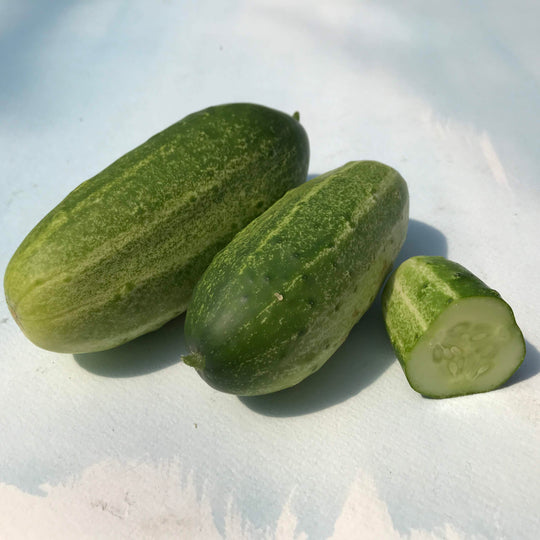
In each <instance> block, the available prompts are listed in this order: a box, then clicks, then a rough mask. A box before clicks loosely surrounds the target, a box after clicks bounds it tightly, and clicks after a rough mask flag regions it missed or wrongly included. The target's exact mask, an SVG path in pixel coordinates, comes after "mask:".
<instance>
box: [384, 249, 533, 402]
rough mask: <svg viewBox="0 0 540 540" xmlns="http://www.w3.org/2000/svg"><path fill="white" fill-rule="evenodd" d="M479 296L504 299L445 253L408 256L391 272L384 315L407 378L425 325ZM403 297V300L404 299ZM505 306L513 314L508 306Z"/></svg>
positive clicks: (385, 290)
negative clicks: (409, 361)
mask: <svg viewBox="0 0 540 540" xmlns="http://www.w3.org/2000/svg"><path fill="white" fill-rule="evenodd" d="M398 283H399V285H398ZM398 288H399V291H398V292H397V294H396V290H397V289H398ZM482 296H487V297H493V298H497V299H500V300H501V301H502V302H504V300H503V299H502V298H501V296H500V294H499V293H498V292H497V291H496V290H494V289H492V288H490V287H489V286H488V285H486V284H485V283H484V282H483V281H482V280H480V279H479V278H478V277H476V276H475V275H474V274H473V273H471V272H470V271H469V270H468V269H467V268H465V267H463V266H462V265H460V264H458V263H456V262H454V261H450V260H448V259H446V258H445V257H438V256H416V257H411V258H409V259H407V260H406V261H404V262H403V263H402V264H401V265H400V266H399V268H397V269H396V270H395V271H394V272H393V273H392V275H391V276H390V277H389V279H388V281H387V283H386V285H385V286H384V289H383V293H382V310H383V317H384V320H385V325H386V330H387V333H388V336H389V338H390V342H391V343H392V347H393V348H394V351H395V353H396V357H397V358H398V360H399V362H400V364H401V366H402V368H403V370H404V372H405V376H406V377H407V379H408V380H409V377H408V375H407V362H408V360H409V357H410V354H411V352H412V350H413V349H414V348H415V346H416V344H417V343H418V341H419V339H420V338H421V337H422V336H423V334H424V332H425V330H426V327H429V326H431V325H432V324H433V323H434V322H435V320H436V319H437V318H438V317H439V315H440V314H441V313H442V312H443V311H444V310H445V309H446V308H447V307H448V306H449V305H450V304H452V303H453V302H455V301H457V300H460V299H463V298H471V297H482ZM404 297H405V298H406V299H407V300H406V301H403V298H404ZM505 304H506V302H505ZM506 306H507V307H508V310H509V311H510V313H511V315H512V318H514V314H513V311H512V309H511V307H510V306H509V305H508V304H506ZM514 322H515V318H514ZM516 326H517V324H516ZM522 339H523V337H522ZM523 348H524V349H525V341H524V340H523ZM518 367H519V366H518ZM516 369H517V367H516ZM510 376H511V375H510ZM504 382H505V381H503V382H502V383H501V384H504ZM409 383H410V384H411V381H410V380H409ZM411 386H413V385H412V384H411ZM413 388H414V386H413ZM430 397H437V396H430Z"/></svg>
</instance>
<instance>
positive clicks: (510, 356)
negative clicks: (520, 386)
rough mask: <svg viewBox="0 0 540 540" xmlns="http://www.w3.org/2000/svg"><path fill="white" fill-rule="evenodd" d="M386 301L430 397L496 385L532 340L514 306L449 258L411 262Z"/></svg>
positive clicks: (409, 367)
mask: <svg viewBox="0 0 540 540" xmlns="http://www.w3.org/2000/svg"><path fill="white" fill-rule="evenodd" d="M382 306H383V315H384V320H385V324H386V329H387V331H388V335H389V337H390V341H391V342H392V346H393V347H394V350H395V352H396V356H397V357H398V359H399V361H400V363H401V366H402V367H403V370H404V372H405V375H406V377H407V380H408V381H409V384H410V385H411V387H412V388H413V389H414V390H416V391H417V392H419V393H420V394H422V395H424V396H427V397H433V398H446V397H453V396H460V395H466V394H475V393H479V392H488V391H489V390H494V389H495V388H497V387H499V386H501V385H502V384H503V383H504V382H505V381H507V380H508V379H509V378H510V376H511V375H512V374H513V373H514V372H515V371H516V369H517V368H518V367H519V366H520V365H521V363H522V362H523V359H524V357H525V341H524V339H523V335H522V333H521V330H520V329H519V327H518V326H517V324H516V321H515V318H514V314H513V312H512V309H511V308H510V306H509V305H508V304H507V303H506V302H505V301H504V300H503V299H502V298H501V297H500V295H499V293H497V291H494V290H493V289H490V288H489V287H488V286H487V285H486V284H485V283H483V282H482V281H481V280H480V279H478V278H477V277H476V276H474V275H473V274H471V272H469V271H468V270H467V269H465V268H464V267H463V266H461V265H459V264H457V263H455V262H452V261H449V260H447V259H445V258H444V257H427V256H419V257H411V258H410V259H408V260H406V261H405V262H404V263H403V264H401V266H400V267H399V268H398V269H397V270H396V271H395V272H394V273H393V274H392V276H391V277H390V279H389V280H388V282H387V284H386V286H385V288H384V291H383V296H382Z"/></svg>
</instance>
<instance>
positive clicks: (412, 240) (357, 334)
mask: <svg viewBox="0 0 540 540" xmlns="http://www.w3.org/2000/svg"><path fill="white" fill-rule="evenodd" d="M446 254H447V242H446V238H445V236H444V235H443V234H442V233H441V232H440V231H438V230H437V229H435V228H434V227H431V226H430V225H427V224H426V223H423V222H421V221H417V220H414V219H412V220H410V221H409V229H408V232H407V239H406V241H405V244H404V245H403V248H402V249H401V252H400V254H399V256H398V259H397V260H396V263H395V265H394V266H397V265H398V264H399V263H400V262H402V261H403V260H405V259H407V258H409V257H412V256H413V255H441V256H446ZM394 360H395V356H394V352H393V350H392V346H391V345H390V341H389V339H388V336H387V334H386V329H385V327H384V321H383V317H382V311H381V302H380V295H379V296H378V297H377V299H376V300H375V302H374V303H373V305H372V306H371V307H370V309H369V310H368V311H367V312H366V314H365V315H364V316H363V317H362V319H360V321H359V322H358V324H357V325H356V326H355V327H354V328H353V329H352V330H351V333H350V334H349V337H348V338H347V340H346V341H345V343H344V344H343V345H342V346H341V347H340V348H339V349H338V350H337V351H336V352H335V353H334V355H333V356H332V358H330V360H328V362H327V363H326V364H325V365H324V366H323V367H322V368H321V369H320V370H319V371H317V372H316V373H314V374H313V375H311V376H310V377H308V378H307V379H305V380H304V381H302V382H301V383H300V384H297V385H296V386H294V387H292V388H288V389H286V390H282V391H281V392H276V393H274V394H267V395H264V396H254V397H241V398H240V399H241V400H242V402H243V403H244V404H245V405H247V406H248V407H249V408H250V409H252V410H254V411H256V412H258V413H260V414H264V415H267V416H297V415H302V414H308V413H312V412H315V411H318V410H321V409H325V408H327V407H331V406H332V405H336V404H337V403H341V402H343V401H345V400H347V399H349V398H350V397H353V396H355V395H356V394H358V393H359V392H360V391H361V390H362V389H363V388H365V387H367V386H369V385H370V384H371V383H372V382H374V381H375V380H376V379H377V378H378V377H379V376H380V375H382V374H383V373H384V371H385V370H386V369H387V368H388V367H389V366H390V365H391V364H392V362H394Z"/></svg>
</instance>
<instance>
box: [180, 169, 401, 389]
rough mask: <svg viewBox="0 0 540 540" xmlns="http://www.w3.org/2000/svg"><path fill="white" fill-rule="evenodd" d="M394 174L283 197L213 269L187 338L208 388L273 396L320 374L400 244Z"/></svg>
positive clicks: (366, 172)
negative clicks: (314, 374) (310, 376)
mask: <svg viewBox="0 0 540 540" xmlns="http://www.w3.org/2000/svg"><path fill="white" fill-rule="evenodd" d="M408 206H409V205H408V191H407V185H406V183H405V181H404V180H403V178H402V177H401V176H400V175H399V173H398V172H397V171H395V170H394V169H392V168H390V167H388V166H386V165H383V164H381V163H377V162H372V161H363V162H351V163H348V164H346V165H344V166H343V167H340V168H338V169H336V170H333V171H330V172H328V173H326V174H323V175H321V176H319V177H317V178H315V179H313V180H310V181H309V182H307V183H305V184H304V185H302V186H300V187H297V188H295V189H293V190H291V191H289V193H287V194H286V195H285V196H284V197H283V198H282V199H280V200H279V201H278V202H277V203H275V204H274V205H273V206H272V207H271V208H270V209H268V210H267V211H266V212H265V213H264V214H262V215H261V216H260V217H259V218H257V219H256V220H254V221H253V222H252V223H250V224H249V225H248V226H247V227H246V228H245V229H244V230H242V231H241V232H240V233H239V234H238V235H237V236H236V237H235V238H234V240H233V241H232V242H231V243H230V244H229V245H228V246H227V247H226V248H225V249H224V250H222V251H221V252H220V253H219V254H218V255H217V256H216V257H215V259H214V260H213V261H212V264H211V265H210V266H209V267H208V269H207V270H206V272H205V273H204V275H203V277H202V278H201V281H200V282H199V283H198V284H197V287H196V289H195V293H194V296H193V301H192V303H191V304H190V306H189V308H188V313H187V317H186V325H185V333H186V339H187V343H188V347H189V349H190V351H191V354H189V355H188V356H186V357H185V358H184V361H185V362H186V363H187V364H189V365H192V366H193V367H195V368H197V369H198V371H199V373H200V375H201V376H202V377H203V379H204V380H206V382H208V383H209V384H210V385H211V386H213V387H214V388H216V389H218V390H221V391H224V392H229V393H233V394H238V395H257V394H266V393H270V392H275V391H278V390H281V389H284V388H287V387H290V386H293V385H295V384H297V383H298V382H300V381H301V380H302V379H304V378H305V377H307V376H308V375H310V374H311V373H313V372H315V371H316V370H318V369H319V368H320V367H321V366H322V365H323V364H324V363H325V362H326V360H328V358H329V357H330V356H331V355H332V354H333V353H334V351H335V350H336V349H337V348H338V347H339V346H340V345H341V344H342V342H343V341H344V340H345V338H346V337H347V335H348V334H349V332H350V330H351V328H352V327H353V326H354V324H356V322H358V320H359V319H360V317H361V316H362V315H363V314H364V312H365V311H366V310H367V309H368V307H369V306H370V304H371V303H372V302H373V300H374V298H375V296H376V294H377V292H378V290H379V288H380V287H381V285H382V283H383V280H384V278H385V277H386V275H387V273H388V272H389V270H390V268H391V265H392V263H393V261H394V259H395V257H396V256H397V254H398V252H399V250H400V248H401V245H402V244H403V241H404V239H405V235H406V231H407V224H408Z"/></svg>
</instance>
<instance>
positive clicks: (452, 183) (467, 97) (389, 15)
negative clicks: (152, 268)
mask: <svg viewBox="0 0 540 540" xmlns="http://www.w3.org/2000/svg"><path fill="white" fill-rule="evenodd" d="M537 6H538V5H537V3H535V2H532V1H530V2H527V1H525V0H518V1H515V2H512V3H509V2H503V1H502V0H494V1H492V2H487V1H484V2H483V1H479V0H477V1H470V2H446V3H442V2H428V1H426V0H424V1H422V0H416V1H414V0H413V1H409V2H400V1H398V0H383V1H380V2H375V1H360V0H349V1H347V0H334V1H332V2H323V1H314V0H312V1H307V0H296V1H295V2H290V1H285V0H251V1H248V0H234V1H228V2H203V1H199V2H196V1H176V0H169V1H166V0H164V1H161V2H158V1H150V0H148V1H144V0H134V1H129V2H128V1H122V0H101V1H92V2H89V1H80V2H75V1H61V0H56V1H50V2H30V1H29V0H17V1H15V0H0V190H1V192H0V193H1V199H0V204H1V212H0V220H1V225H0V227H1V236H0V238H1V240H0V267H1V268H2V272H3V271H4V269H5V266H6V265H7V262H8V260H9V258H10V257H11V255H12V253H13V252H14V250H15V249H16V247H17V246H18V244H19V243H20V242H21V241H22V239H23V238H24V236H25V235H26V234H27V233H28V232H29V231H30V229H31V228H32V227H33V226H34V225H35V224H36V223H37V221H38V220H39V219H41V218H42V217H43V216H44V215H45V214H46V213H47V212H48V211H49V210H50V209H51V208H52V207H53V206H55V205H56V204H57V203H58V202H59V201H60V200H61V199H62V198H63V197H64V196H65V195H66V194H67V193H68V192H69V191H70V190H72V189H73V188H75V187H76V186H77V185H78V184H79V183H80V182H81V181H83V180H85V179H86V178H89V177H90V176H92V175H94V174H96V173H97V172H99V171H100V170H101V169H103V168H104V167H105V166H107V165H108V164H109V163H111V162H112V161H113V160H115V159H116V158H118V157H119V156H120V155H122V154H123V153H125V152H127V151H128V150H130V149H132V148H133V147H135V146H136V145H138V144H140V143H142V142H143V141H144V140H146V139H147V138H148V137H150V136H151V135H152V134H154V133H156V132H157V131H160V130H161V129H163V128H165V127H167V126H168V125H170V124H171V123H173V122H175V121H176V120H178V119H180V118H182V117H183V116H185V115H187V114H189V113H191V112H193V111H195V110H198V109H201V108H204V107H207V106H209V105H215V104H219V103H225V102H231V101H252V102H257V103H261V104H265V105H268V106H271V107H275V108H278V109H281V110H284V111H287V112H291V113H292V112H293V111H295V110H299V111H300V114H301V121H302V123H303V125H304V126H305V128H306V130H307V132H308V134H309V137H310V142H311V151H312V158H311V164H310V174H311V175H316V174H319V173H322V172H325V171H327V170H330V169H332V168H335V167H338V166H340V165H342V164H344V163H345V162H346V161H349V160H352V159H377V160H380V161H383V162H386V163H388V164H389V165H392V166H394V167H396V168H397V169H398V170H399V171H400V172H401V174H402V175H403V176H404V177H405V179H406V180H407V182H408V184H409V190H410V197H411V224H410V230H409V235H408V239H407V242H406V244H405V246H404V249H403V252H402V253H401V255H400V257H399V261H400V260H403V259H404V258H406V257H408V256H411V255H415V254H438V255H446V256H448V257H449V258H451V259H453V260H456V261H458V262H460V263H461V264H463V265H464V266H467V267H468V268H469V269H470V270H472V271H473V272H475V273H476V274H477V275H478V276H479V277H481V278H482V279H484V280H485V281H486V282H487V283H488V284H489V285H490V286H492V287H493V288H496V289H498V290H499V291H500V292H501V294H502V295H503V297H504V298H505V299H506V300H507V301H508V302H509V303H510V305H511V306H512V307H513V308H514V311H515V314H516V318H517V321H518V323H519V325H520V326H521V328H522V330H523V333H524V335H525V338H526V340H527V347H528V352H527V357H526V359H525V362H524V364H523V366H522V367H521V369H520V370H519V371H518V373H517V374H516V375H515V376H514V377H513V378H512V380H511V381H510V383H509V384H507V385H506V386H505V387H504V388H502V389H500V390H497V391H494V392H491V393H488V394H482V395H476V396H468V397H463V398H456V399H450V400H443V401H437V400H428V399H424V398H422V397H420V396H419V395H417V394H416V393H415V392H413V391H412V390H411V389H410V388H409V387H408V385H407V383H406V380H405V378H404V376H403V374H402V372H401V368H400V367H399V365H398V363H397V361H396V360H395V358H394V355H393V352H392V350H391V347H390V345H389V342H388V339H387V337H386V334H385V331H384V328H383V323H382V318H381V314H380V306H379V305H378V304H375V305H374V306H373V307H372V309H371V310H370V311H369V312H368V313H367V315H366V316H365V317H364V318H363V319H362V320H361V321H360V323H359V324H358V325H357V327H355V329H354V330H353V331H352V333H351V335H350V338H349V339H348V340H347V342H346V343H345V344H344V345H343V347H342V348H341V349H340V350H339V351H338V352H337V353H336V354H335V355H334V357H333V358H332V359H331V360H330V361H329V362H328V363H327V364H326V365H325V367H323V369H322V370H321V371H320V372H318V373H316V374H315V375H313V376H312V377H311V378H309V379H308V380H306V381H305V382H304V383H302V384H300V385H299V386H297V387H296V388H293V389H291V390H287V391H284V392H281V393H279V394H275V395H271V396H266V397H261V398H256V399H255V398H251V399H238V398H236V397H234V396H229V395H225V394H220V393H218V392H216V391H214V390H212V389H211V388H209V387H208V386H206V385H205V383H203V381H202V380H201V379H200V378H199V377H198V376H197V375H196V373H195V372H194V371H193V370H191V368H188V367H187V366H184V365H183V364H182V363H180V361H179V358H180V355H181V354H182V353H183V352H185V347H184V341H183V319H182V318H180V319H178V320H175V321H172V322H171V323H169V324H168V325H166V326H165V327H164V328H162V329H161V330H159V331H157V332H155V333H153V334H150V335H147V336H144V337H142V338H140V339H138V340H136V341H134V342H132V343H130V344H127V345H125V346H122V347H120V348H118V349H115V350H112V351H108V352H104V353H96V354H91V355H84V356H82V355H79V356H75V357H73V356H71V355H62V354H56V353H51V352H46V351H43V350H40V349H38V348H36V347H35V346H34V345H32V344H31V343H30V342H29V341H27V340H26V339H25V338H24V336H23V335H22V333H21V332H20V331H19V330H18V328H17V327H16V324H15V323H14V321H13V320H12V318H11V317H10V315H9V312H8V309H7V306H6V303H5V301H4V300H2V302H1V303H0V362H1V367H2V375H1V376H0V508H1V509H2V511H1V513H0V538H19V537H21V538H24V537H28V538H83V537H84V538H96V537H99V538H106V537H109V538H122V537H125V538H148V537H152V538H161V537H164V538H168V537H171V536H173V535H174V536H176V537H181V538H229V539H237V538H240V539H241V538H306V537H308V538H327V537H332V536H333V537H334V538H339V539H341V538H377V539H378V538H383V539H384V538H415V539H419V538H422V539H424V538H489V539H491V538H509V539H520V538H527V539H535V538H538V534H539V531H540V521H539V516H538V508H539V507H540V465H539V463H540V401H539V397H538V396H539V395H540V394H539V391H540V375H539V372H540V357H539V353H538V348H539V347H540V326H539V324H538V323H539V317H538V308H537V306H538V304H539V302H540V294H539V288H538V284H537V283H538V277H539V273H538V268H539V264H540V254H539V249H538V231H539V227H540V218H539V217H538V215H539V209H540V184H539V180H538V179H539V178H540V158H539V157H538V143H539V136H538V118H539V117H540V98H539V96H540V91H539V90H540V61H539V58H540V57H539V54H538V51H539V45H540V43H539V41H540V40H539V38H538V30H537V21H538V19H539V16H540V9H539V8H538V7H537Z"/></svg>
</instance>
